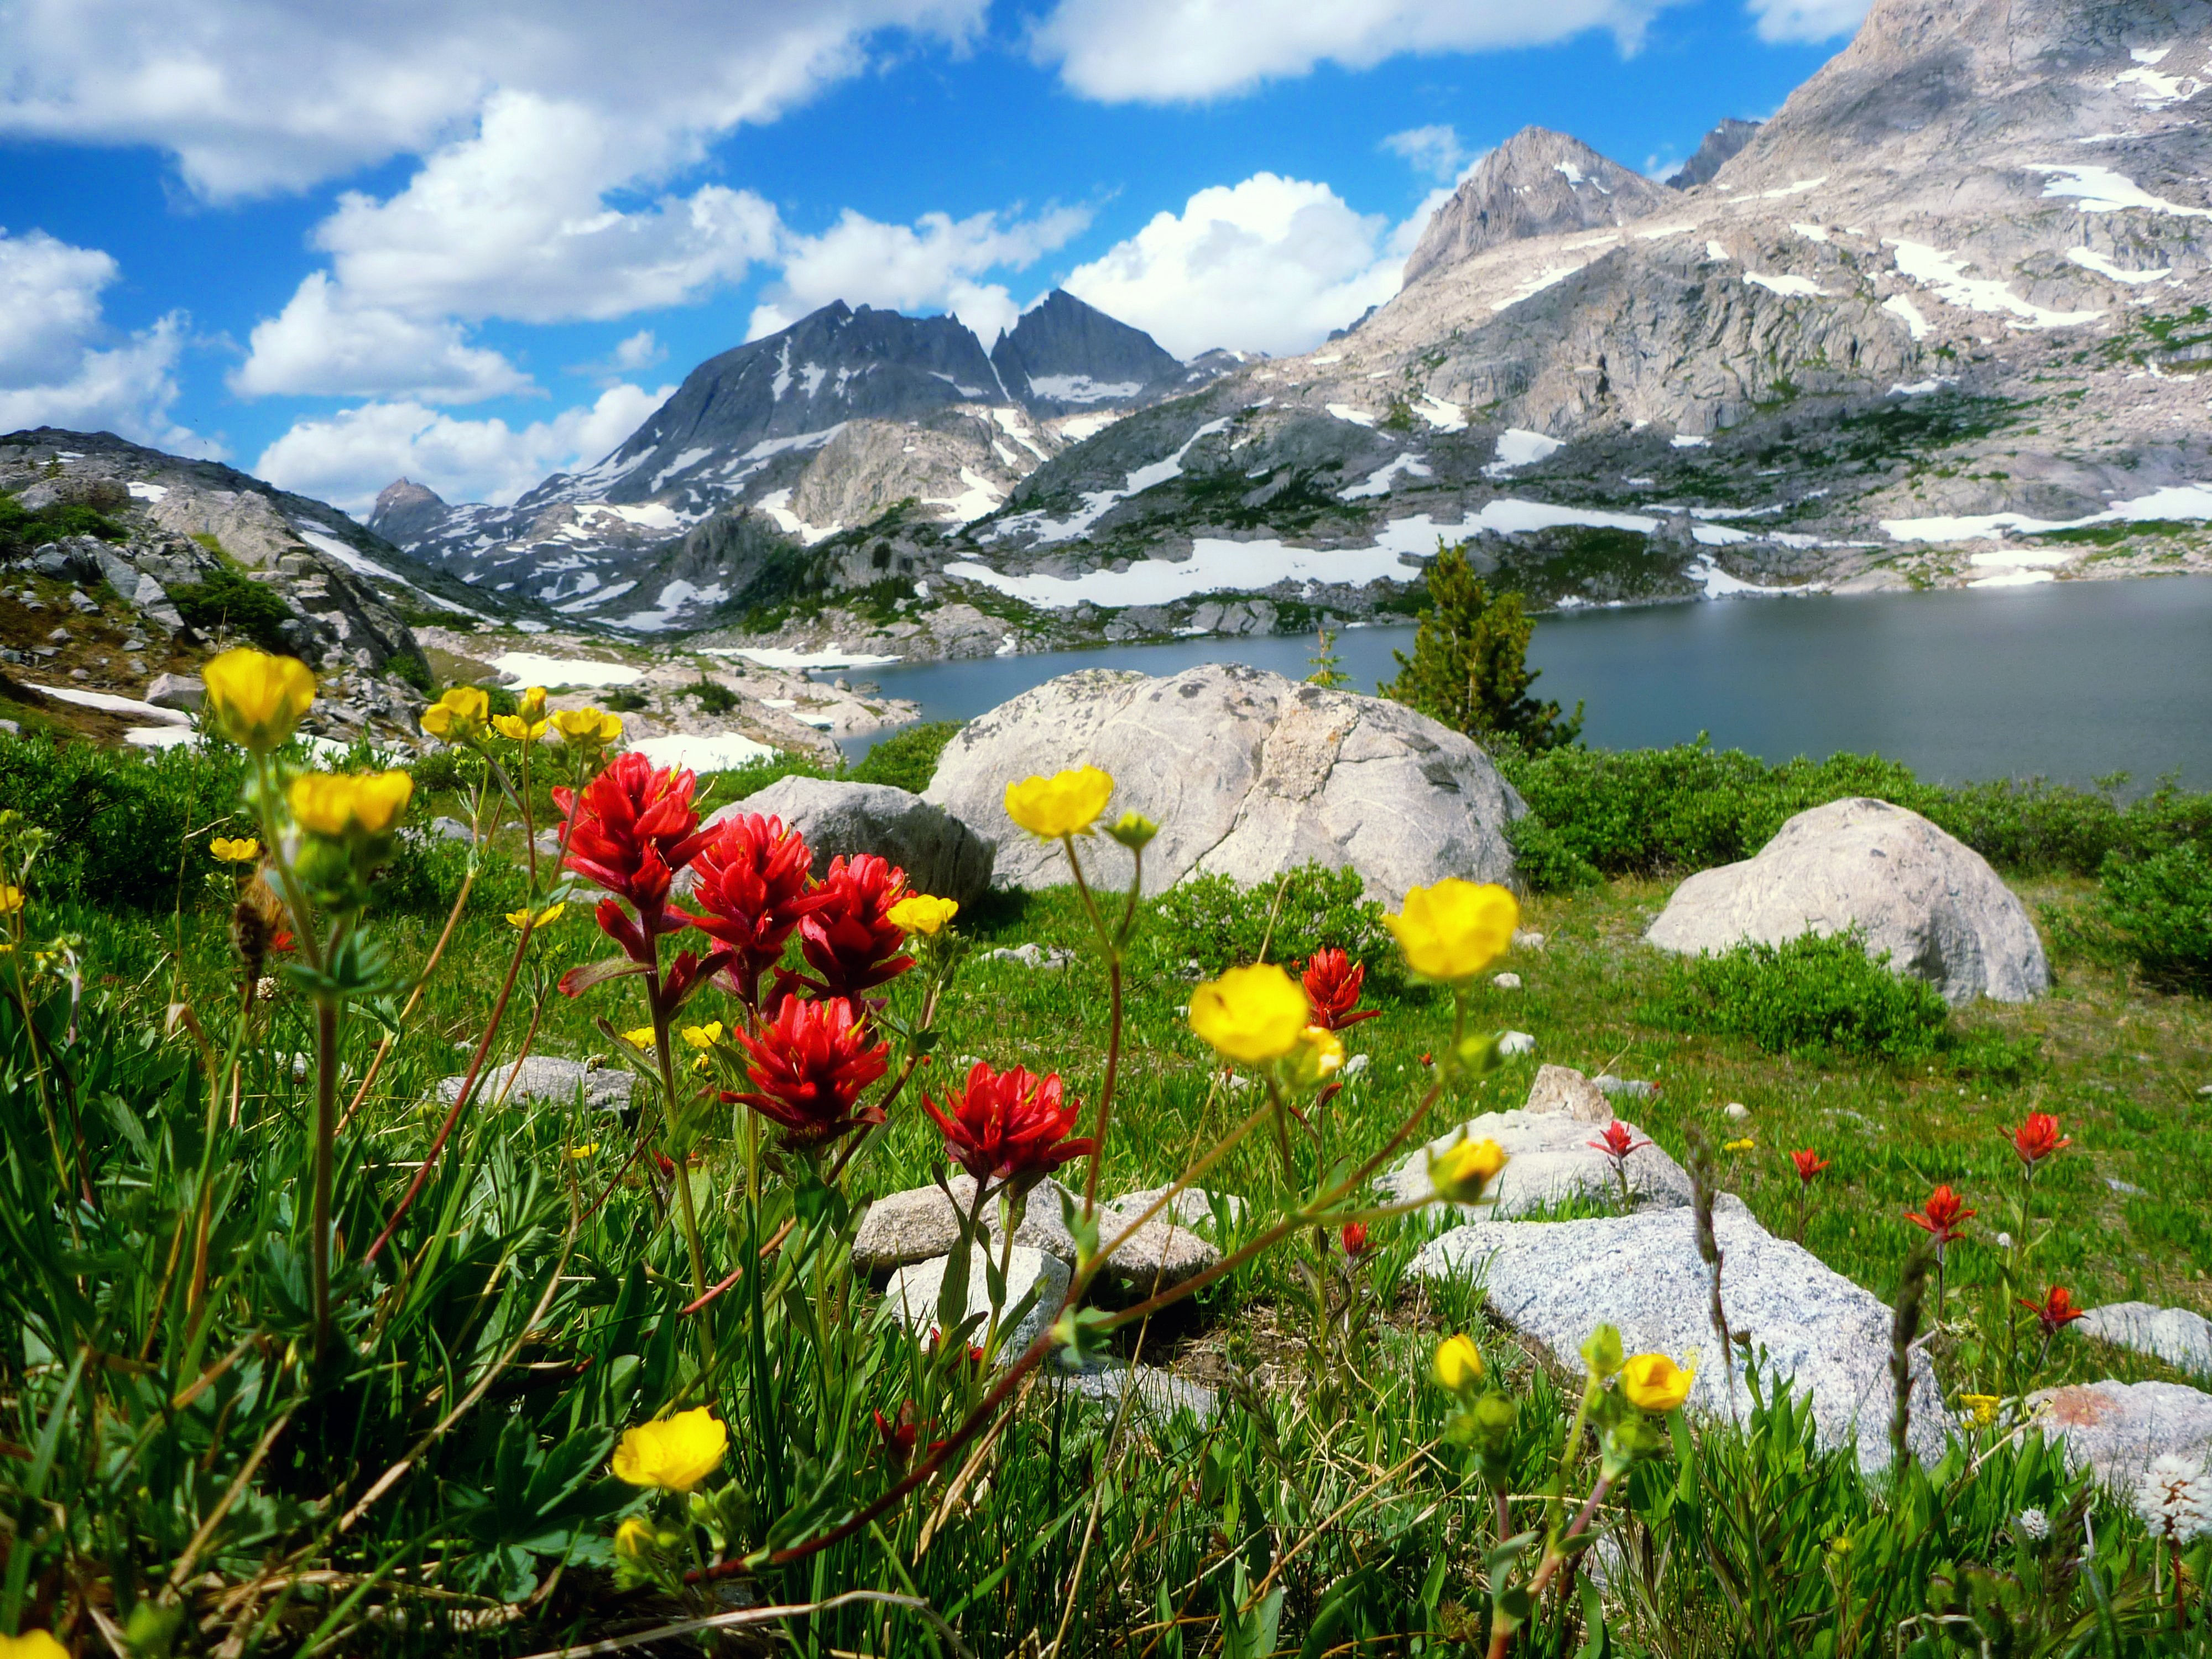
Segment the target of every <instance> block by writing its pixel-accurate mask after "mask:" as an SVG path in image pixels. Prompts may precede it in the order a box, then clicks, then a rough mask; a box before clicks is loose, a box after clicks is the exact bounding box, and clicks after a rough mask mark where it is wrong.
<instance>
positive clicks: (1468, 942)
mask: <svg viewBox="0 0 2212 1659" xmlns="http://www.w3.org/2000/svg"><path fill="white" fill-rule="evenodd" d="M1520 922H1521V907H1520V906H1519V905H1518V904H1517V903H1516V902H1514V898H1513V895H1512V894H1510V893H1509V892H1507V891H1506V890H1504V888H1503V887H1500V886H1498V884H1496V883H1494V882H1488V883H1484V884H1480V885H1477V884H1475V883H1474V882H1471V881H1458V880H1455V879H1452V878H1449V877H1448V878H1445V879H1444V880H1443V881H1440V882H1438V883H1437V884H1436V885H1435V886H1433V887H1416V888H1414V889H1413V890H1412V891H1410V892H1408V893H1407V895H1406V902H1405V906H1404V908H1402V909H1401V910H1400V911H1399V913H1398V914H1397V915H1395V916H1389V915H1386V916H1384V917H1383V924H1384V925H1385V926H1386V927H1389V930H1390V931H1391V932H1392V933H1395V934H1396V935H1397V939H1398V948H1399V950H1400V951H1403V952H1404V953H1405V957H1406V965H1407V967H1408V968H1411V969H1413V971H1414V972H1415V973H1417V974H1419V975H1421V977H1422V978H1424V979H1435V980H1443V981H1446V982H1447V983H1451V982H1455V981H1461V980H1468V979H1472V978H1474V976H1475V975H1477V974H1479V973H1480V972H1481V971H1482V970H1483V969H1485V968H1487V967H1488V966H1489V965H1490V964H1491V963H1493V962H1495V961H1497V960H1498V957H1502V956H1504V954H1505V947H1506V946H1507V945H1510V944H1512V942H1513V930H1514V928H1516V927H1518V926H1519V925H1520Z"/></svg>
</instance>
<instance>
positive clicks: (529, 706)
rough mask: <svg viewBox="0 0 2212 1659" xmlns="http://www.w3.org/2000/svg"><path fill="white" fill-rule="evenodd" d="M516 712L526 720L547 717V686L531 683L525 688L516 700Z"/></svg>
mask: <svg viewBox="0 0 2212 1659" xmlns="http://www.w3.org/2000/svg"><path fill="white" fill-rule="evenodd" d="M514 712H515V713H516V714H520V715H521V716H522V718H523V719H525V720H532V721H535V720H544V718H545V688H544V686H542V685H531V686H525V687H524V688H523V691H522V695H521V696H519V697H517V698H516V699H515V700H514Z"/></svg>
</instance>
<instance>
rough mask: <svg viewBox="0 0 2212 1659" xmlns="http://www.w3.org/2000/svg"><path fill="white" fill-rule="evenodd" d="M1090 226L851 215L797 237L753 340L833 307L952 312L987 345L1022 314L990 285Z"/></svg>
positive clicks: (1071, 217) (758, 315)
mask: <svg viewBox="0 0 2212 1659" xmlns="http://www.w3.org/2000/svg"><path fill="white" fill-rule="evenodd" d="M1090 222H1091V214H1090V211H1089V210H1087V209H1084V208H1053V209H1049V210H1047V211H1045V212H1044V213H1042V214H1040V215H1038V216H1036V218H1033V219H1012V220H1007V221H1005V222H1001V219H1000V216H999V215H998V214H995V213H978V214H976V215H975V216H972V217H970V218H966V219H954V218H952V217H951V216H950V215H948V214H943V213H926V214H924V215H922V216H921V218H920V219H919V220H917V221H916V222H915V223H914V224H912V225H890V224H884V223H880V222H878V221H876V220H873V219H870V218H866V217H865V216H862V215H860V214H858V213H854V212H853V211H852V210H849V209H848V210H846V212H845V214H844V215H843V216H842V217H841V218H840V219H839V220H838V221H837V222H836V224H835V225H832V226H831V227H830V228H829V229H828V230H826V231H824V232H823V233H822V234H820V235H819V236H804V235H796V234H791V235H787V236H786V238H785V239H784V241H783V245H782V247H781V253H780V257H781V259H782V261H783V272H782V275H781V276H779V277H778V278H777V279H776V280H775V282H774V283H770V284H769V286H768V287H767V288H766V289H763V291H762V295H761V302H760V304H759V306H758V307H756V308H755V310H754V312H753V317H752V325H751V328H750V331H749V333H748V335H747V337H748V338H750V339H758V338H759V337H761V336H762V335H763V334H773V333H775V331H777V330H778V329H780V328H785V327H788V326H789V325H791V324H793V323H794V322H796V321H797V320H798V319H799V318H801V317H803V316H805V314H806V313H808V312H810V311H812V310H815V309H816V308H817V307H821V306H825V305H827V304H829V301H832V300H843V301H846V302H848V304H851V305H856V306H857V305H870V306H878V307H884V308H886V309H889V310H895V311H948V312H951V313H952V314H953V315H954V316H956V317H957V318H959V319H960V320H961V321H962V322H963V323H965V324H967V325H968V326H969V327H970V328H972V329H974V330H975V332H976V333H977V334H979V335H981V337H982V339H983V343H985V344H986V345H988V344H989V343H991V341H992V340H993V338H994V337H996V335H997V334H998V331H1000V329H1001V328H1011V327H1012V326H1013V323H1014V319H1015V318H1016V317H1018V315H1020V313H1021V307H1018V305H1016V304H1015V303H1014V301H1013V299H1012V295H1009V294H1008V293H1007V291H1006V287H1005V285H1004V284H1002V283H986V282H983V281H981V276H982V275H983V274H984V273H985V272H987V271H989V270H994V269H996V268H998V267H1000V266H1007V267H1012V268H1013V269H1015V270H1020V269H1022V268H1024V267H1025V266H1028V265H1030V264H1035V263H1036V260H1038V259H1039V258H1042V257H1043V256H1044V255H1045V254H1047V253H1049V252H1052V251H1053V250H1054V248H1057V247H1060V246H1065V245H1066V242H1067V241H1068V240H1069V239H1070V238H1072V237H1073V236H1075V235H1077V234H1079V233H1080V232H1081V231H1082V230H1083V229H1084V228H1085V227H1086V226H1087V225H1089V224H1090Z"/></svg>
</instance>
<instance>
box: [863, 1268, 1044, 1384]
mask: <svg viewBox="0 0 2212 1659" xmlns="http://www.w3.org/2000/svg"><path fill="white" fill-rule="evenodd" d="M948 1260H949V1258H947V1257H945V1256H941V1255H940V1256H936V1257H933V1259H931V1260H930V1261H917V1262H915V1263H914V1264H913V1265H912V1266H911V1267H901V1268H900V1269H899V1270H898V1271H897V1272H896V1273H893V1274H892V1275H891V1279H890V1284H889V1285H885V1286H884V1302H885V1304H887V1305H889V1307H890V1309H891V1310H892V1312H893V1313H894V1314H895V1315H896V1317H897V1318H898V1319H899V1321H900V1322H902V1323H903V1324H904V1325H905V1326H906V1328H908V1330H911V1331H913V1332H915V1334H918V1335H927V1334H928V1333H929V1332H930V1331H931V1330H933V1329H935V1328H938V1323H939V1322H938V1317H937V1304H938V1298H939V1297H940V1296H941V1295H942V1294H943V1292H944V1290H945V1267H946V1264H947V1261H948ZM1067 1280H1068V1271H1067V1263H1066V1262H1065V1261H1061V1260H1060V1258H1059V1257H1058V1256H1055V1255H1046V1254H1045V1253H1044V1252H1043V1251H1042V1250H1032V1249H1029V1248H1027V1247H1026V1246H1024V1245H1021V1244H1017V1245H1015V1246H1014V1249H1013V1254H1012V1256H1011V1257H1009V1258H1008V1260H1007V1262H1006V1312H1009V1313H1011V1312H1012V1310H1014V1309H1016V1308H1018V1307H1019V1306H1020V1305H1021V1303H1022V1298H1023V1297H1026V1296H1029V1295H1030V1293H1031V1292H1032V1291H1034V1292H1036V1299H1035V1301H1033V1302H1032V1303H1031V1304H1030V1309H1029V1311H1028V1312H1026V1313H1024V1315H1023V1316H1021V1318H1020V1319H1019V1320H1018V1321H1017V1322H1015V1324H1014V1325H1013V1327H1012V1329H1010V1330H1008V1331H1006V1332H1005V1333H1003V1334H1001V1336H1000V1340H999V1358H1000V1364H1005V1363H1006V1361H1008V1360H1011V1359H1012V1358H1015V1357H1017V1356H1018V1355H1019V1354H1020V1352H1022V1350H1023V1349H1024V1348H1026V1347H1028V1346H1029V1345H1030V1343H1032V1342H1034V1341H1036V1339H1037V1337H1038V1335H1039V1334H1042V1331H1043V1330H1044V1328H1045V1327H1046V1326H1048V1325H1049V1324H1050V1323H1051V1322H1052V1321H1053V1317H1054V1315H1056V1314H1058V1313H1059V1311H1060V1298H1061V1297H1064V1296H1066V1294H1067ZM990 1308H991V1289H990V1281H989V1279H987V1277H986V1276H985V1266H984V1261H983V1258H982V1256H981V1255H980V1254H970V1255H969V1259H968V1312H969V1315H971V1316H972V1315H975V1314H978V1313H980V1314H983V1315H984V1316H986V1317H987V1316H988V1315H989V1313H990ZM981 1336H982V1328H981V1326H978V1327H976V1328H975V1331H974V1333H973V1334H972V1336H971V1339H970V1340H979V1341H980V1340H981Z"/></svg>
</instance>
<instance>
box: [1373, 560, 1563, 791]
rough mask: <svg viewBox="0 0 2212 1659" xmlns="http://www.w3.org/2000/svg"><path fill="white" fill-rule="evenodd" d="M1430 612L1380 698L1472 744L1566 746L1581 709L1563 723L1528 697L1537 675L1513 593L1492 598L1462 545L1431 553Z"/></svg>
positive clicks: (1551, 706) (1551, 708)
mask: <svg viewBox="0 0 2212 1659" xmlns="http://www.w3.org/2000/svg"><path fill="white" fill-rule="evenodd" d="M1429 599H1430V604H1429V605H1428V606H1427V607H1426V608H1425V609H1424V610H1423V611H1421V613H1420V631H1419V634H1417V635H1415V636H1414V640H1413V655H1412V656H1411V657H1410V658H1409V657H1407V655H1406V653H1404V652H1402V651H1394V652H1392V653H1390V654H1391V655H1392V656H1394V657H1395V658H1396V659H1397V661H1398V678H1396V679H1395V680H1394V681H1392V682H1391V683H1390V684H1389V685H1387V686H1384V687H1383V688H1382V690H1383V696H1386V697H1389V698H1391V699H1393V700H1394V701H1395V702H1402V703H1404V704H1405V705H1406V706H1407V708H1415V709H1418V710H1419V711H1420V712H1421V713H1422V714H1426V715H1427V716H1428V717H1429V718H1430V719H1431V720H1437V721H1440V722H1442V723H1443V725H1445V726H1449V727H1451V728H1452V730H1453V731H1455V732H1465V733H1467V735H1468V736H1469V737H1471V738H1508V739H1510V740H1511V741H1512V742H1513V743H1515V744H1517V745H1519V746H1520V747H1522V748H1523V749H1528V750H1543V749H1554V748H1559V747H1562V746H1565V745H1567V744H1572V743H1574V742H1575V741H1576V739H1577V738H1578V737H1580V735H1581V733H1582V729H1583V708H1582V705H1581V704H1580V703H1577V704H1576V705H1575V712H1574V713H1573V714H1571V715H1565V716H1562V715H1561V714H1560V713H1559V704H1557V703H1556V702H1537V701H1536V699H1534V697H1531V696H1529V695H1528V688H1529V687H1530V686H1531V685H1532V684H1534V683H1535V681H1536V678H1537V671H1535V670H1534V669H1531V668H1530V667H1529V666H1528V636H1529V634H1530V633H1531V631H1532V630H1533V629H1534V624H1533V623H1530V622H1529V620H1528V617H1527V616H1525V615H1524V614H1523V613H1522V609H1521V596H1520V595H1519V594H1518V593H1512V592H1501V593H1498V594H1495V595H1493V594H1492V592H1490V589H1489V588H1488V586H1486V585H1485V584H1484V583H1483V582H1482V580H1480V578H1478V577H1477V576H1476V575H1475V574H1474V568H1473V567H1472V566H1471V565H1469V564H1468V559H1467V544H1465V543H1464V542H1462V543H1460V544H1458V545H1456V546H1449V547H1448V546H1446V545H1444V544H1443V543H1442V542H1439V543H1438V544H1437V556H1436V562H1434V563H1432V564H1431V565H1430V567H1429Z"/></svg>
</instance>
